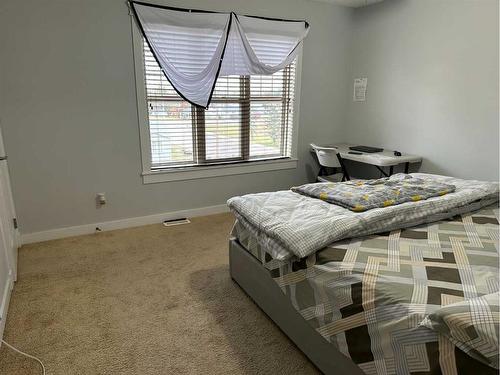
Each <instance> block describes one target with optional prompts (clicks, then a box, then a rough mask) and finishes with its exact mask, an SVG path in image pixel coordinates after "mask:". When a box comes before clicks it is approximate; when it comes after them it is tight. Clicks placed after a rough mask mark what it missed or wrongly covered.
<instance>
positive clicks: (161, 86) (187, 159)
mask: <svg viewBox="0 0 500 375" xmlns="http://www.w3.org/2000/svg"><path fill="white" fill-rule="evenodd" d="M143 50H144V68H145V69H144V71H145V81H146V82H145V85H146V100H147V105H148V124H149V134H150V140H151V166H152V168H153V169H162V168H172V167H185V166H196V165H210V164H218V163H228V162H247V161H252V160H265V159H271V158H279V157H287V156H290V155H291V146H292V145H291V140H292V130H293V129H292V128H293V108H294V105H293V104H294V91H295V65H296V64H295V62H293V63H292V64H290V65H289V66H287V67H286V68H285V69H283V70H280V71H278V72H276V73H274V74H273V75H252V76H226V77H219V78H218V80H217V82H216V85H215V89H214V92H213V97H212V103H211V105H210V108H209V109H208V110H207V109H203V108H201V107H199V106H195V105H192V104H190V103H189V102H187V101H185V100H184V99H183V98H182V97H180V96H179V94H177V92H176V90H175V89H174V88H173V87H172V85H171V84H170V83H169V82H168V80H167V79H166V77H165V75H164V74H163V72H162V70H161V69H160V67H159V66H158V64H157V62H156V60H155V58H154V57H153V55H152V53H151V51H150V49H149V46H148V44H147V43H146V42H144V48H143Z"/></svg>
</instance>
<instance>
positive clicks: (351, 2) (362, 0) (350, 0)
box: [315, 0, 384, 8]
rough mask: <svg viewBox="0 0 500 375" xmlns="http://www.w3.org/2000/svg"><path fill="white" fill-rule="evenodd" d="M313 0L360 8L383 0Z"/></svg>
mask: <svg viewBox="0 0 500 375" xmlns="http://www.w3.org/2000/svg"><path fill="white" fill-rule="evenodd" d="M315 1H323V2H325V3H332V4H338V5H343V6H346V7H351V8H360V7H364V6H367V5H371V4H375V3H379V2H381V1H384V0H315Z"/></svg>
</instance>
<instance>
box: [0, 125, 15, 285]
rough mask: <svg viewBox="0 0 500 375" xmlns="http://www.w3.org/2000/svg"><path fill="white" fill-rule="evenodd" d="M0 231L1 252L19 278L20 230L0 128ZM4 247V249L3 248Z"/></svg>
mask: <svg viewBox="0 0 500 375" xmlns="http://www.w3.org/2000/svg"><path fill="white" fill-rule="evenodd" d="M0 231H1V233H0V234H1V237H3V238H2V239H0V241H2V245H3V246H0V252H4V253H6V254H5V256H6V257H7V261H8V267H9V273H10V274H11V275H12V277H13V278H14V280H17V248H18V247H19V245H20V243H19V231H18V230H17V219H16V213H15V209H14V201H13V199H12V190H11V187H10V177H9V168H8V165H7V155H6V154H5V148H4V144H3V138H2V133H1V130H0ZM1 247H3V249H1Z"/></svg>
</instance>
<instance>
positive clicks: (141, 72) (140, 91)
mask: <svg viewBox="0 0 500 375" xmlns="http://www.w3.org/2000/svg"><path fill="white" fill-rule="evenodd" d="M131 29H132V43H133V57H134V68H135V69H134V70H135V86H136V99H137V117H138V122H139V136H140V145H141V159H142V173H141V175H142V180H143V183H144V184H154V183H159V182H170V181H182V180H193V179H198V178H209V177H218V176H228V175H236V174H246V173H257V172H266V171H275V170H282V169H296V168H297V165H298V158H297V144H298V139H299V117H300V116H299V109H300V88H301V72H302V46H301V47H300V50H299V53H298V55H297V62H296V67H295V97H294V107H293V123H292V147H291V156H290V157H285V158H283V157H281V158H279V159H276V160H264V161H258V160H257V161H244V162H238V163H226V164H225V165H224V164H222V165H206V166H189V167H172V168H164V169H152V168H151V139H150V133H149V124H148V107H147V100H146V85H145V67H144V50H143V38H142V34H141V31H140V30H139V28H138V27H137V25H136V24H135V22H134V19H133V18H132V17H131Z"/></svg>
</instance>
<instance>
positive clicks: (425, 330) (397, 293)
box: [229, 174, 499, 374]
mask: <svg viewBox="0 0 500 375" xmlns="http://www.w3.org/2000/svg"><path fill="white" fill-rule="evenodd" d="M413 176H414V177H415V178H419V179H424V180H429V181H431V180H432V181H434V180H438V181H440V182H446V183H448V184H453V186H456V191H454V192H453V193H450V194H447V195H445V196H438V197H434V198H429V199H426V200H425V201H419V202H407V203H403V204H400V205H397V206H394V207H387V208H380V209H374V210H369V211H367V212H365V213H352V212H350V211H349V210H346V209H345V208H342V207H338V206H336V205H332V204H330V203H327V202H324V201H322V200H319V199H314V198H310V197H305V196H302V195H300V194H297V193H294V192H291V191H284V192H275V193H261V194H253V195H248V196H244V197H236V198H233V199H232V200H230V201H229V206H230V208H231V210H232V211H233V212H234V213H235V215H236V217H237V220H236V223H235V225H234V228H233V231H232V236H231V239H230V244H229V255H230V272H231V277H232V278H233V279H234V280H235V281H236V282H237V283H238V284H239V285H240V287H241V288H242V289H243V290H245V291H246V293H247V294H248V295H249V296H250V297H251V298H252V299H253V300H254V301H255V302H256V303H257V304H258V305H259V306H260V307H261V308H262V310H263V311H264V312H265V313H266V314H267V315H269V317H270V318H271V319H272V320H273V321H274V322H275V323H276V324H277V325H278V326H279V327H280V328H281V329H282V330H283V331H284V332H285V333H286V334H287V335H288V336H289V337H290V338H291V339H292V340H293V341H294V342H295V344H296V345H297V346H298V347H299V348H300V349H301V350H302V351H303V352H304V353H305V354H306V355H307V356H308V357H309V358H310V359H311V361H312V362H313V363H315V364H316V366H317V367H318V368H319V369H320V370H321V371H322V372H324V373H325V374H333V373H335V374H362V373H366V374H440V373H450V374H452V373H454V374H462V373H463V374H467V373H471V371H475V372H476V373H481V374H490V373H491V374H496V373H498V370H497V369H496V368H495V367H498V356H496V357H495V355H494V354H492V353H489V352H488V350H490V351H491V350H492V349H491V348H497V351H498V332H497V331H498V325H497V323H498V308H497V306H496V305H497V304H498V303H497V301H498V298H497V295H496V293H498V289H499V277H498V247H499V246H498V242H499V235H498V219H499V210H498V184H495V183H487V182H479V181H466V180H459V179H453V178H449V177H443V176H433V175H426V174H413ZM486 296H492V297H491V298H492V300H493V303H491V301H489V302H490V303H486V302H485V301H486V299H485V298H486ZM471 301H474V302H471ZM477 301H479V302H477ZM467 303H469V305H470V306H469V305H467ZM464 304H465V305H466V306H463V305H464ZM478 306H479V307H478ZM446 309H448V310H450V311H451V312H448V314H449V316H452V318H453V319H451V320H450V321H452V322H454V321H459V322H460V324H461V325H460V326H459V329H456V330H455V329H454V330H450V326H449V324H448V326H445V330H441V331H440V329H441V328H442V326H443V324H441V325H440V324H439V323H442V322H443V321H445V322H447V323H448V321H447V320H446V319H441V320H439V319H440V318H442V316H440V314H441V312H442V311H444V312H445V313H446V311H447V310H446ZM464 309H469V310H470V311H471V312H472V313H469V314H464V313H463V311H464ZM469 310H467V311H469ZM478 310H479V313H478ZM465 316H472V317H475V316H480V317H481V319H482V320H481V323H477V322H476V321H475V322H472V323H470V322H469V323H470V324H465V325H464V324H463V322H462V321H461V320H460V319H457V318H456V317H460V318H461V319H462V318H463V317H465ZM485 316H486V317H487V318H488V319H489V320H488V319H486V318H484V317H485ZM446 317H447V316H446ZM433 319H434V320H433ZM485 321H487V323H488V324H486V323H484V322H485ZM490 323H491V324H490ZM464 327H465V328H464ZM484 327H486V328H487V329H488V330H489V331H488V332H486V334H485V333H484V332H483V331H482V330H481V328H484ZM491 327H493V328H491ZM464 332H465V333H464ZM460 334H461V335H462V336H464V335H468V337H467V339H468V341H467V340H466V339H464V338H463V337H461V336H460ZM457 335H458V336H457ZM495 335H496V336H495ZM472 336H474V337H472ZM457 337H458V339H457ZM471 337H472V338H471ZM485 337H487V338H488V340H494V342H490V341H488V340H486V341H485V342H482V341H484V340H485V339H484V338H485ZM492 337H493V338H492ZM495 337H496V339H495ZM474 338H475V341H474V340H472V339H474ZM481 340H482V341H481ZM495 340H496V341H495ZM478 342H479V344H478ZM470 343H473V344H474V345H476V347H471V346H470ZM478 345H479V346H478ZM481 345H482V346H481ZM495 345H496V347H495ZM478 347H479V351H478V350H476V349H477V348H478ZM485 350H486V353H485Z"/></svg>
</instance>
